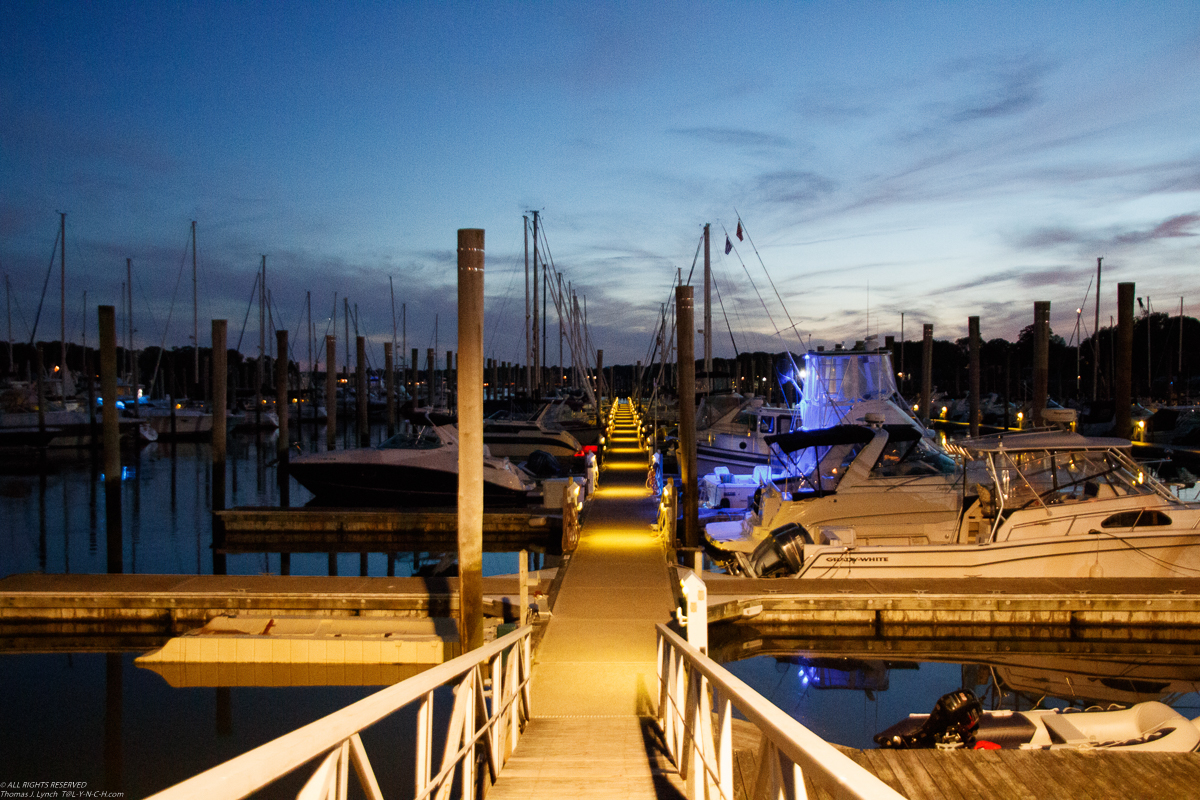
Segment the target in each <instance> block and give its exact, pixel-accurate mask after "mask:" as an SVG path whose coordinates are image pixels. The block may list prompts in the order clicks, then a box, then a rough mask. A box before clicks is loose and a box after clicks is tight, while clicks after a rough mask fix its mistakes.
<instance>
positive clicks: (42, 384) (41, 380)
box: [34, 342, 115, 440]
mask: <svg viewBox="0 0 1200 800" xmlns="http://www.w3.org/2000/svg"><path fill="white" fill-rule="evenodd" d="M34 352H35V353H36V354H37V355H36V359H35V362H34V366H35V367H36V368H37V404H38V434H39V435H41V436H42V437H43V440H44V438H45V436H46V354H45V352H44V350H43V348H42V343H41V342H38V344H37V348H36V349H35V351H34ZM114 397H115V395H114ZM63 399H64V400H65V399H66V398H65V397H64V398H63Z"/></svg>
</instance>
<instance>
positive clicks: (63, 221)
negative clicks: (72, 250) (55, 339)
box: [58, 211, 67, 402]
mask: <svg viewBox="0 0 1200 800" xmlns="http://www.w3.org/2000/svg"><path fill="white" fill-rule="evenodd" d="M59 217H60V219H59V224H60V225H61V229H60V230H59V235H60V237H61V239H62V251H61V258H60V260H59V262H58V264H59V267H60V270H59V271H60V272H61V278H62V281H61V283H62V297H61V299H60V304H61V316H62V330H61V332H60V333H61V338H60V348H59V350H60V352H61V353H62V374H61V375H60V376H59V377H60V378H61V380H62V394H63V401H64V402H65V401H66V399H67V215H66V213H65V212H62V211H60V212H59Z"/></svg>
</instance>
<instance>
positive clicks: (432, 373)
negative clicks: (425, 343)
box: [425, 347, 437, 408]
mask: <svg viewBox="0 0 1200 800" xmlns="http://www.w3.org/2000/svg"><path fill="white" fill-rule="evenodd" d="M425 370H426V379H425V404H426V405H428V406H429V407H430V408H433V406H434V402H435V401H434V398H435V394H434V391H433V382H434V379H435V377H436V375H437V356H435V355H434V354H433V348H432V347H430V348H427V349H426V350H425Z"/></svg>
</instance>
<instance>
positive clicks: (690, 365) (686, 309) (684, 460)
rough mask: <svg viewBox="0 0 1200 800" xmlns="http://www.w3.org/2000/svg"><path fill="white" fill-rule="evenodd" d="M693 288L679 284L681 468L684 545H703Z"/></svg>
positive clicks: (678, 333)
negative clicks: (698, 468) (697, 439)
mask: <svg viewBox="0 0 1200 800" xmlns="http://www.w3.org/2000/svg"><path fill="white" fill-rule="evenodd" d="M693 303H694V301H693V297H692V287H691V286H676V287H675V315H676V316H675V319H676V327H677V328H678V330H677V331H676V334H675V335H676V337H677V339H676V341H678V342H679V349H678V363H679V470H680V473H681V477H682V480H683V545H684V547H699V546H700V498H699V495H698V492H699V477H698V476H697V475H696V355H695V350H696V325H695V310H694V307H693Z"/></svg>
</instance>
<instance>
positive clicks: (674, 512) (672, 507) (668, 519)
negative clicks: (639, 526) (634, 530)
mask: <svg viewBox="0 0 1200 800" xmlns="http://www.w3.org/2000/svg"><path fill="white" fill-rule="evenodd" d="M678 518H679V497H678V494H677V490H676V489H675V481H666V482H665V483H663V485H662V499H661V500H659V502H658V519H657V520H656V521H655V523H654V529H655V530H656V531H658V535H659V538H661V539H662V540H663V541H664V542H666V543H668V544H669V545H670V544H673V543H674V542H675V529H676V527H677V526H678V524H679V522H678Z"/></svg>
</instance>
